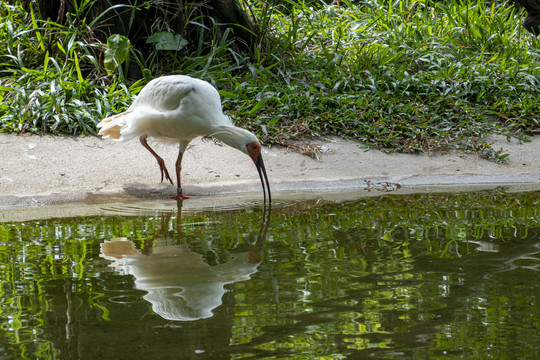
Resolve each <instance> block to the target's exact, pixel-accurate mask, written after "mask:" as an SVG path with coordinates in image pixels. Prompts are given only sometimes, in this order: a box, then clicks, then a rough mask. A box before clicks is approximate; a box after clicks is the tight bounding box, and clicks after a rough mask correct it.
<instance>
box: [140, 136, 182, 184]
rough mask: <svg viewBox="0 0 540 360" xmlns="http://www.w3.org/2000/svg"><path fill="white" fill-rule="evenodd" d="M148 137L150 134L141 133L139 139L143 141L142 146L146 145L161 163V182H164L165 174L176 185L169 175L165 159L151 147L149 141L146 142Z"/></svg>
mask: <svg viewBox="0 0 540 360" xmlns="http://www.w3.org/2000/svg"><path fill="white" fill-rule="evenodd" d="M147 137H148V136H146V135H141V137H140V138H139V141H140V142H141V144H142V146H144V147H145V148H146V150H148V151H150V154H152V155H153V156H154V157H155V158H156V160H157V162H158V165H159V170H160V171H161V182H163V175H165V179H167V180H169V181H170V182H171V185H174V183H173V181H172V180H171V177H170V176H169V172H168V171H167V167H166V166H165V161H163V159H162V158H161V157H160V156H159V155H158V154H157V153H156V152H155V151H154V150H153V149H152V148H151V147H150V145H148V143H147V142H146V138H147Z"/></svg>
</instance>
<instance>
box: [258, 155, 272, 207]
mask: <svg viewBox="0 0 540 360" xmlns="http://www.w3.org/2000/svg"><path fill="white" fill-rule="evenodd" d="M255 166H256V167H257V171H258V172H259V177H260V178H261V184H262V188H263V196H264V204H265V205H266V189H268V204H269V205H272V194H271V193H270V183H269V182H268V176H266V168H265V167H264V162H263V159H262V155H261V154H259V156H258V157H257V161H256V162H255ZM263 177H264V178H263ZM265 181H266V189H265Z"/></svg>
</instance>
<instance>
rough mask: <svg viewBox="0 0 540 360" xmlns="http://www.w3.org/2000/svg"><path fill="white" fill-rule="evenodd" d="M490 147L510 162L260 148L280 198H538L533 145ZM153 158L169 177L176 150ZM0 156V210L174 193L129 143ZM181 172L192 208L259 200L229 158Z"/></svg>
mask: <svg viewBox="0 0 540 360" xmlns="http://www.w3.org/2000/svg"><path fill="white" fill-rule="evenodd" d="M492 142H493V145H492V146H493V148H494V149H500V148H503V152H505V153H509V154H510V155H509V157H508V159H509V161H508V163H506V164H496V163H495V162H493V161H488V160H485V159H482V158H480V157H479V156H477V155H470V154H463V153H458V152H452V153H446V154H436V155H431V156H429V155H426V154H416V155H411V154H388V153H385V152H381V151H377V150H369V151H366V150H365V148H364V146H363V145H362V144H361V143H358V142H356V141H346V140H343V139H337V138H332V139H329V140H328V141H317V142H315V143H314V144H315V145H317V146H318V149H319V152H318V159H314V158H310V157H308V156H306V155H301V154H299V153H298V152H294V151H288V150H287V149H284V148H280V147H271V148H265V149H264V153H263V157H264V162H265V165H266V168H267V171H268V177H269V179H270V182H271V187H272V192H273V195H274V197H279V194H284V193H286V192H287V191H297V192H307V191H329V190H349V191H355V190H358V191H364V190H366V189H379V190H385V191H388V190H396V189H397V188H400V189H399V190H400V191H403V190H407V189H408V190H421V189H426V188H433V187H441V186H444V187H448V186H450V187H455V188H456V190H458V189H462V188H464V187H465V186H474V185H483V186H496V185H512V186H522V187H526V188H527V189H540V161H539V155H540V137H539V136H536V137H533V138H532V141H531V142H530V143H523V144H521V143H520V142H518V141H517V140H512V141H511V142H508V141H507V140H506V138H504V137H501V136H495V137H493V139H492ZM156 150H157V152H158V153H159V154H161V155H162V156H163V157H164V158H165V161H166V163H167V166H168V168H169V170H170V172H171V175H173V173H174V162H175V160H176V155H177V150H176V147H174V146H170V145H160V144H157V146H156ZM0 154H1V157H0V209H10V208H13V207H20V206H24V207H27V206H36V205H44V204H57V203H66V202H74V201H97V200H99V201H101V200H103V201H111V200H119V199H136V198H139V199H154V198H164V199H167V197H168V196H170V195H172V194H174V193H175V187H174V186H172V185H170V184H165V183H164V184H161V183H160V173H159V168H158V165H157V164H156V161H155V159H154V158H153V157H152V156H151V155H150V154H149V153H148V152H147V151H146V150H145V149H144V148H143V147H142V146H141V145H140V143H139V142H138V141H136V140H135V141H130V142H116V141H111V140H102V139H100V138H97V137H78V138H77V137H70V136H49V135H47V136H37V135H26V134H25V135H22V136H19V135H13V134H0ZM183 164H184V167H183V170H182V173H183V178H182V180H183V187H184V192H185V193H186V194H187V195H191V196H192V197H193V198H194V199H203V198H208V197H210V196H211V195H216V194H225V193H239V192H240V193H252V194H253V196H254V197H260V198H261V199H262V190H261V187H260V182H259V178H258V174H257V171H256V169H255V166H254V164H253V163H252V162H251V160H250V159H249V158H248V157H247V156H245V155H244V154H242V153H241V152H239V151H237V150H234V149H232V148H229V147H227V146H225V145H223V146H221V145H218V144H215V143H214V142H213V141H212V140H205V139H197V140H195V141H193V143H192V145H191V146H190V148H189V149H188V150H187V152H186V154H185V156H184V162H183ZM190 200H191V199H190ZM188 201H189V200H188ZM0 221H1V219H0Z"/></svg>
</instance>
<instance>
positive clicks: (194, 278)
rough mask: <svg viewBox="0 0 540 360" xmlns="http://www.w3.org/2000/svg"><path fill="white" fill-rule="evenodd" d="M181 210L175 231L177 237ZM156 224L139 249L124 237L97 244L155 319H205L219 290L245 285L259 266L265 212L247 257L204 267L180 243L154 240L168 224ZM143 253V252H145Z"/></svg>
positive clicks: (219, 297) (219, 299)
mask: <svg viewBox="0 0 540 360" xmlns="http://www.w3.org/2000/svg"><path fill="white" fill-rule="evenodd" d="M180 215H181V207H179V208H178V218H177V224H178V225H177V227H178V234H179V236H180V237H182V229H181V226H182V225H181V216H180ZM170 217H171V214H168V219H166V221H163V222H162V231H161V234H158V237H157V238H156V239H155V244H154V245H155V246H152V242H153V240H150V241H147V242H146V244H145V246H144V249H142V250H139V249H137V248H136V247H135V244H134V243H133V242H131V241H130V240H128V239H126V238H114V239H111V240H109V241H105V242H103V243H102V244H101V256H102V257H104V258H105V259H108V260H111V261H112V263H111V266H112V267H115V268H117V269H119V270H120V271H122V272H123V273H125V274H130V275H133V276H134V277H135V287H136V288H137V289H139V290H144V291H146V292H147V294H146V295H144V297H143V298H144V299H145V300H147V301H149V302H150V303H151V304H152V309H153V310H154V312H155V313H156V314H158V315H159V316H161V317H162V318H164V319H167V320H177V321H193V320H198V319H205V318H209V317H211V316H212V315H213V310H214V309H216V308H217V307H218V306H220V305H221V304H222V297H223V295H224V294H225V291H226V290H225V285H227V284H232V283H235V282H238V281H245V280H249V279H250V277H251V275H252V274H254V273H255V272H256V271H257V267H258V266H259V264H260V263H261V261H262V255H261V247H262V244H263V242H264V238H265V236H266V230H267V228H268V220H269V218H270V209H267V210H266V211H265V213H264V214H263V223H262V226H261V229H260V231H259V234H258V236H257V240H256V242H255V243H254V244H252V246H251V249H250V250H249V251H247V252H243V253H238V254H235V255H233V256H232V257H231V259H230V260H229V261H228V262H226V263H224V264H218V265H213V266H211V265H209V264H207V263H206V262H205V261H204V258H203V256H202V255H201V254H198V253H195V252H193V251H190V250H189V248H188V246H187V244H185V243H184V242H183V241H182V243H181V244H180V245H167V244H166V241H165V239H163V238H160V237H159V236H160V235H162V234H163V233H164V232H165V230H166V228H167V226H166V224H168V223H169V221H168V220H169V219H170ZM148 249H149V250H148Z"/></svg>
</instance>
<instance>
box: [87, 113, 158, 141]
mask: <svg viewBox="0 0 540 360" xmlns="http://www.w3.org/2000/svg"><path fill="white" fill-rule="evenodd" d="M147 116H148V114H147V113H146V112H144V111H132V110H128V111H125V112H123V113H121V114H117V115H114V116H110V117H108V118H105V119H103V120H102V121H101V122H100V123H99V124H97V127H98V128H100V130H99V133H98V135H101V136H102V137H103V138H104V139H113V140H118V141H128V140H131V139H133V138H134V137H136V136H139V135H141V134H143V133H144V132H145V131H144V129H143V128H142V125H143V123H142V122H141V121H140V120H142V119H144V118H146V117H147Z"/></svg>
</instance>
